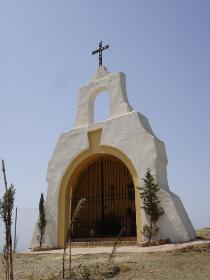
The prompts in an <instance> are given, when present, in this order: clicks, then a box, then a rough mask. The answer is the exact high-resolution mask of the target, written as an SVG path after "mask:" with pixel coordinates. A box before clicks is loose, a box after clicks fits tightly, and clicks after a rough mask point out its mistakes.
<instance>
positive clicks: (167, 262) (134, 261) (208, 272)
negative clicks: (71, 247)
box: [0, 229, 210, 280]
mask: <svg viewBox="0 0 210 280" xmlns="http://www.w3.org/2000/svg"><path fill="white" fill-rule="evenodd" d="M199 232H202V233H203V234H204V236H208V234H209V233H210V230H207V229H204V230H202V231H199ZM108 259H109V254H93V255H77V256H73V257H72V266H73V272H74V274H73V277H74V278H72V280H85V279H89V280H105V279H113V280H153V279H154V280H174V279H177V280H198V279H199V280H206V279H210V245H209V244H207V243H206V244H202V245H194V246H190V247H187V248H182V249H177V250H173V251H171V252H156V253H116V256H115V258H114V263H112V262H111V263H110V264H108ZM66 267H68V263H66ZM14 268H15V280H60V279H61V278H60V276H61V273H62V255H61V254H55V253H54V254H50V253H46V254H36V255H28V254H15V258H14ZM67 275H68V272H67V273H66V276H67ZM4 279H5V278H4V273H3V266H2V264H1V262H0V280H4ZM67 279H68V278H67Z"/></svg>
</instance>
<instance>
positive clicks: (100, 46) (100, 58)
mask: <svg viewBox="0 0 210 280" xmlns="http://www.w3.org/2000/svg"><path fill="white" fill-rule="evenodd" d="M108 48H109V45H106V46H104V47H102V41H101V42H100V43H99V48H98V49H97V50H95V51H93V52H92V55H93V54H96V53H98V55H99V67H100V66H102V52H103V51H104V50H106V49H108Z"/></svg>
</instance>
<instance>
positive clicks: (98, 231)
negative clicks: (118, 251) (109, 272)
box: [71, 155, 136, 239]
mask: <svg viewBox="0 0 210 280" xmlns="http://www.w3.org/2000/svg"><path fill="white" fill-rule="evenodd" d="M81 198H86V199H87V203H86V206H85V208H84V209H83V210H82V211H81V213H80V215H79V218H78V220H77V222H76V224H75V227H74V234H73V238H75V239H77V238H79V239H81V238H107V237H116V236H117V235H118V233H119V232H120V230H121V229H122V227H124V231H123V235H122V236H125V237H134V236H136V213H135V193H134V185H133V180H132V177H131V174H130V172H129V170H128V168H127V167H126V166H125V164H124V163H123V162H121V161H120V160H119V159H117V158H116V157H113V156H108V155H107V156H105V155H104V156H100V157H99V158H97V159H96V160H94V161H91V162H89V164H88V165H87V166H86V168H84V169H83V171H82V172H81V173H80V175H79V177H78V178H77V181H76V183H75V186H74V192H73V196H72V204H71V205H72V211H71V213H72V214H73V212H74V210H75V208H76V206H77V203H78V202H79V200H80V199H81Z"/></svg>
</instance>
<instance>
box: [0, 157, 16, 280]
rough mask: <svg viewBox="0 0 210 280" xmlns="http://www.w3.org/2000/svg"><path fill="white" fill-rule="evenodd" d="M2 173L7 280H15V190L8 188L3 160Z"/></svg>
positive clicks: (1, 215) (0, 215)
mask: <svg viewBox="0 0 210 280" xmlns="http://www.w3.org/2000/svg"><path fill="white" fill-rule="evenodd" d="M2 172H3V176H4V184H5V192H4V195H3V197H2V199H0V218H1V219H2V220H3V223H4V227H5V245H4V260H5V264H6V271H5V272H6V280H13V279H14V276H13V250H12V232H11V227H12V211H13V207H14V199H15V189H14V186H13V185H11V186H10V187H8V186H7V178H6V169H5V165H4V161H3V160H2Z"/></svg>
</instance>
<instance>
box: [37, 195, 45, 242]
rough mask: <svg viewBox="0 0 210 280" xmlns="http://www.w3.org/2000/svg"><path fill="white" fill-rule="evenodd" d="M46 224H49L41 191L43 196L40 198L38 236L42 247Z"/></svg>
mask: <svg viewBox="0 0 210 280" xmlns="http://www.w3.org/2000/svg"><path fill="white" fill-rule="evenodd" d="M46 224H47V220H46V214H45V207H44V195H43V193H41V197H40V200H39V222H38V229H39V235H38V236H37V240H38V242H39V247H42V244H43V242H44V234H45V228H46Z"/></svg>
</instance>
